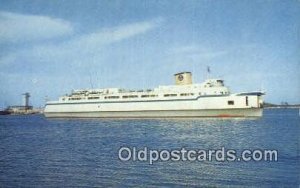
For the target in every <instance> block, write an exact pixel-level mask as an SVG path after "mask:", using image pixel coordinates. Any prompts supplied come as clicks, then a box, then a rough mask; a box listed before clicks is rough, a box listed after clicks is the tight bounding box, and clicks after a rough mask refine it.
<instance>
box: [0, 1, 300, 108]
mask: <svg viewBox="0 0 300 188" xmlns="http://www.w3.org/2000/svg"><path fill="white" fill-rule="evenodd" d="M0 3H1V7H0V28H1V30H0V45H1V52H0V107H4V106H6V105H20V104H21V98H22V96H21V94H22V93H25V92H30V94H31V96H32V97H31V99H30V100H31V104H32V105H34V106H43V105H44V103H45V98H46V97H47V98H48V99H50V100H57V99H58V97H59V96H62V95H64V94H66V93H70V92H71V90H72V89H86V88H91V85H93V88H105V87H120V88H126V89H127V88H128V89H147V88H154V87H157V86H158V85H169V84H173V83H174V80H173V74H174V73H176V72H182V71H191V72H192V73H193V81H194V83H200V82H202V81H203V80H204V79H205V77H206V69H207V66H209V67H210V69H211V77H218V78H222V79H224V80H225V84H226V85H227V86H228V87H229V88H230V89H231V91H232V93H234V92H242V91H254V90H260V89H263V90H264V91H266V93H267V94H266V96H265V102H269V103H275V104H280V103H281V102H288V103H289V104H300V77H299V70H300V57H299V49H300V48H299V45H300V40H299V31H300V30H299V29H300V22H299V20H300V4H299V3H300V2H299V1H297V0H289V1H276V0H274V1H246V0H244V1H243V0H241V1H238V0H229V1H206V0H202V1H192V0H189V1H117V0H115V1H103V0H102V1H79V0H76V1H71V0H67V1H59V0H54V1H38V0H24V1H13V0H12V1H3V0H0Z"/></svg>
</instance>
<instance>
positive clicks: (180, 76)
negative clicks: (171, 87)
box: [174, 72, 192, 85]
mask: <svg viewBox="0 0 300 188" xmlns="http://www.w3.org/2000/svg"><path fill="white" fill-rule="evenodd" d="M174 77H175V84H176V85H188V84H192V73H191V72H180V73H177V74H174Z"/></svg>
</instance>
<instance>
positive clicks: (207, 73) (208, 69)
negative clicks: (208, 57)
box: [206, 66, 210, 79]
mask: <svg viewBox="0 0 300 188" xmlns="http://www.w3.org/2000/svg"><path fill="white" fill-rule="evenodd" d="M206 71H207V72H206V79H209V77H210V76H209V75H210V67H209V66H207V68H206Z"/></svg>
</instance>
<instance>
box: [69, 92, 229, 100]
mask: <svg viewBox="0 0 300 188" xmlns="http://www.w3.org/2000/svg"><path fill="white" fill-rule="evenodd" d="M202 94H203V95H206V93H201V92H200V93H199V95H202ZM221 94H228V93H227V92H224V93H223V92H221ZM194 95H195V94H194V93H181V94H180V96H194ZM177 96H178V95H177V94H173V93H172V94H164V97H177ZM138 97H139V96H138V95H123V96H122V98H123V99H130V98H138ZM148 97H158V95H154V94H152V95H141V98H148ZM119 98H120V96H105V97H104V99H119ZM81 99H82V98H80V97H72V98H69V100H81ZM87 99H88V100H93V99H100V97H88V98H87ZM63 100H64V99H63Z"/></svg>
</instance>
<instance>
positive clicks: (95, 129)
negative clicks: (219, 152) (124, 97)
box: [0, 109, 300, 187]
mask: <svg viewBox="0 0 300 188" xmlns="http://www.w3.org/2000/svg"><path fill="white" fill-rule="evenodd" d="M299 130H300V118H299V113H298V110H297V109H277V110H265V112H264V117H263V118H261V119H153V120H151V119H127V120H126V119H115V120H114V119H46V118H44V117H43V116H42V115H30V116H0V187H62V186H66V187H74V186H79V187H95V186H97V187H127V186H142V185H144V186H145V187H156V186H159V185H160V186H165V187H181V186H189V187H193V186H194V187H199V186H209V187H210V186H212V187H226V186H228V187H229V186H230V187H234V186H236V187H247V186H250V187H299V183H300V175H299V174H300V154H299V150H300V149H299V142H300V141H299V137H300V134H299V133H300V131H299ZM121 146H128V147H134V146H135V147H137V148H143V147H145V146H147V147H149V148H150V149H179V148H182V147H185V148H187V149H219V148H220V147H222V146H224V147H225V148H228V149H237V150H242V149H277V150H278V160H279V161H277V162H253V161H252V162H199V161H194V162H186V161H184V162H183V161H181V162H170V161H167V162H156V163H154V165H149V163H148V162H136V161H129V162H122V161H120V160H119V159H118V150H119V148H120V147H121Z"/></svg>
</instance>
